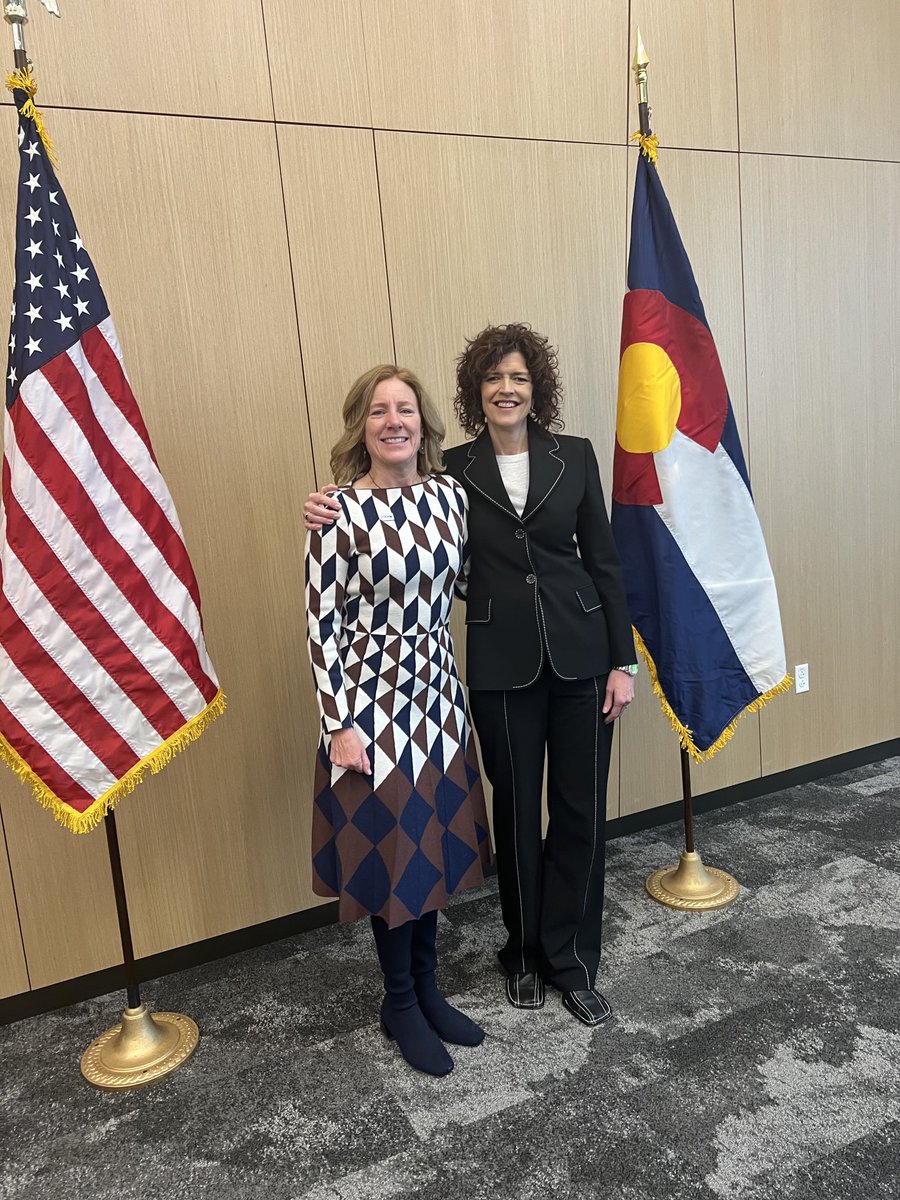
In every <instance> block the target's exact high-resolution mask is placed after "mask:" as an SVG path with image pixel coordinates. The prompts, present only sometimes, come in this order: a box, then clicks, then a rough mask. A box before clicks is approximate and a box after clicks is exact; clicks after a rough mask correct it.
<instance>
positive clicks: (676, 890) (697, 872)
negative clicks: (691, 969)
mask: <svg viewBox="0 0 900 1200" xmlns="http://www.w3.org/2000/svg"><path fill="white" fill-rule="evenodd" d="M649 65H650V59H649V57H648V55H647V51H646V49H645V48H644V43H643V40H642V38H641V31H640V29H638V30H637V37H636V38H635V49H634V60H633V62H632V64H631V68H632V70H633V71H634V79H635V85H636V87H637V99H638V118H639V121H640V131H639V133H638V134H635V138H638V139H639V140H640V143H641V153H647V150H645V146H648V143H649V140H650V139H651V138H652V132H653V131H652V129H651V127H650V92H649V87H648V83H647V67H648V66H649ZM648 149H649V146H648ZM655 153H656V150H655V139H654V142H653V151H652V155H651V156H650V157H651V162H653V163H655ZM651 169H652V170H655V169H656V168H655V165H654V166H653V167H652V168H651ZM681 795H682V805H683V817H684V851H683V852H682V855H681V860H680V862H679V863H678V866H676V867H663V868H662V870H659V871H654V872H653V873H652V875H650V876H648V878H647V881H646V883H645V885H644V886H645V887H646V889H647V891H648V893H649V894H650V895H651V896H652V897H653V899H654V900H658V901H659V903H660V904H665V905H667V906H668V907H669V908H679V909H683V910H686V911H690V912H703V911H705V910H707V909H715V908H724V907H725V905H726V904H731V902H732V901H733V900H734V899H736V897H737V895H738V892H739V891H740V887H739V885H738V883H737V881H736V880H735V879H734V878H733V877H732V876H731V875H729V874H727V872H725V871H720V870H718V869H717V868H716V867H705V866H704V865H703V862H702V860H701V858H700V855H699V854H698V853H697V851H696V850H695V849H694V807H693V798H692V795H691V760H690V756H689V755H688V752H687V750H685V749H684V748H683V747H682V750H681Z"/></svg>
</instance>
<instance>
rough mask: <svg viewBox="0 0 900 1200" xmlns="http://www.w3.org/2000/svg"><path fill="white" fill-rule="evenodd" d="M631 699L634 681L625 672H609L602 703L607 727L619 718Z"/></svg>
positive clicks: (632, 697)
mask: <svg viewBox="0 0 900 1200" xmlns="http://www.w3.org/2000/svg"><path fill="white" fill-rule="evenodd" d="M633 699H634V679H633V678H632V677H631V676H630V675H628V674H627V673H626V672H625V671H610V673H609V675H608V677H607V680H606V698H605V699H604V701H603V711H604V712H605V713H606V714H607V716H606V718H605V720H604V724H605V725H609V724H611V723H612V722H613V721H615V720H616V719H617V718H618V717H620V716H621V715H622V713H623V712H624V711H625V709H626V708H627V707H628V705H629V704H630V703H631V702H632V700H633Z"/></svg>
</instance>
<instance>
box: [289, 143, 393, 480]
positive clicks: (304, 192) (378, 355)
mask: <svg viewBox="0 0 900 1200" xmlns="http://www.w3.org/2000/svg"><path fill="white" fill-rule="evenodd" d="M278 140H279V146H280V149H281V169H282V177H283V184H284V195H285V204H286V207H287V216H288V228H289V233H290V245H291V259H292V263H293V276H294V288H295V292H296V298H297V309H298V313H299V320H300V338H301V344H302V347H303V369H304V377H305V381H306V397H307V407H308V411H309V423H310V429H311V432H312V441H313V453H314V457H315V467H316V475H317V477H318V482H319V483H326V482H329V481H330V468H329V458H330V451H331V447H332V446H333V445H334V443H335V441H336V440H337V437H338V435H339V434H340V432H341V430H342V428H343V425H342V422H341V405H342V403H343V399H344V396H345V395H346V394H347V391H348V389H349V387H350V384H351V383H353V381H354V380H355V379H356V378H357V377H358V376H359V375H360V374H362V372H363V371H365V370H368V368H369V367H373V366H375V364H376V363H380V362H391V361H392V360H393V355H394V347H393V340H392V335H391V317H390V302H389V298H388V286H387V276H386V273H385V264H384V246H383V243H382V236H381V215H380V211H379V201H378V179H377V176H376V171H375V149H374V144H373V137H372V133H371V131H369V130H365V131H363V130H355V129H312V128H298V127H294V126H287V125H281V126H279V129H278ZM302 482H303V483H304V485H305V484H307V483H308V484H309V486H310V487H312V483H313V480H312V478H311V477H309V478H307V479H305V480H303V481H302Z"/></svg>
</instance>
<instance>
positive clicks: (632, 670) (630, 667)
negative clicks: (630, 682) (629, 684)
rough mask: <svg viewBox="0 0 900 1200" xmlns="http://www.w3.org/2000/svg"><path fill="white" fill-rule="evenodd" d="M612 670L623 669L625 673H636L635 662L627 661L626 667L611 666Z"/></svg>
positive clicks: (636, 666)
mask: <svg viewBox="0 0 900 1200" xmlns="http://www.w3.org/2000/svg"><path fill="white" fill-rule="evenodd" d="M613 670H614V671H624V672H625V674H626V675H637V673H638V665H637V663H629V664H628V666H627V667H613Z"/></svg>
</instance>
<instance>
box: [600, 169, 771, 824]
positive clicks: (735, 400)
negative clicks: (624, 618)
mask: <svg viewBox="0 0 900 1200" xmlns="http://www.w3.org/2000/svg"><path fill="white" fill-rule="evenodd" d="M632 169H633V164H632ZM659 173H660V178H661V179H662V182H663V186H664V187H665V189H666V195H667V196H668V197H669V201H670V203H671V205H672V211H673V213H674V214H675V220H676V221H677V223H678V228H679V230H680V231H681V236H682V239H683V241H684V244H685V249H686V250H687V254H688V257H689V258H690V260H691V264H692V266H693V268H694V275H695V277H696V280H697V286H698V288H699V289H700V295H701V297H702V299H703V305H704V308H705V309H706V315H707V319H708V320H709V323H710V327H711V329H712V332H713V337H714V338H715V340H716V346H717V348H718V351H719V357H720V358H721V360H722V367H723V370H724V372H725V378H726V380H727V381H728V389H729V392H730V395H731V402H732V406H733V408H734V412H735V419H736V420H737V423H738V428H739V431H740V434H741V441H742V444H743V447H744V453H745V455H746V456H747V461H748V465H749V467H750V471H751V475H752V472H753V457H752V436H751V429H750V425H749V422H748V414H747V402H746V381H745V363H744V327H743V326H744V308H743V298H742V279H741V215H740V190H739V183H738V178H739V177H738V160H737V156H736V155H733V154H715V153H702V152H698V151H688V150H665V149H663V150H661V151H660V156H659ZM632 188H633V177H632V176H631V175H630V176H629V209H630V204H631V191H632ZM754 482H755V481H754ZM642 675H644V676H645V675H646V673H645V672H642ZM775 703H778V702H775ZM621 737H622V812H623V813H630V812H640V811H641V810H642V809H645V808H650V807H652V806H655V805H659V804H669V803H671V802H672V801H673V800H678V799H680V798H681V774H680V752H679V747H678V741H677V738H676V737H675V735H674V733H673V732H672V730H671V728H670V726H669V723H668V721H667V720H666V718H665V716H664V715H663V713H662V711H661V709H660V707H659V702H658V701H657V700H656V698H655V697H654V696H653V694H652V691H651V690H650V687H649V683H648V681H647V680H646V678H643V679H642V681H641V684H640V685H639V687H638V690H637V700H636V703H635V704H634V705H633V706H632V709H631V711H630V712H629V713H628V714H627V719H626V721H625V722H624V723H623V725H622V730H621ZM759 773H760V759H759V722H758V718H757V717H755V716H753V715H748V716H746V717H744V718H743V719H742V721H741V723H740V725H739V730H738V733H737V734H736V735H735V737H734V738H733V739H732V741H731V743H730V745H729V746H728V747H727V748H726V749H725V750H722V751H720V752H719V754H717V755H716V756H715V757H714V758H713V759H711V760H710V761H709V762H708V763H703V764H701V765H697V766H695V767H693V768H692V780H691V786H692V789H693V791H694V793H695V794H696V795H700V794H701V793H703V792H707V791H712V790H714V789H715V788H720V787H726V786H728V785H729V784H733V783H738V782H740V781H742V780H744V779H752V778H755V777H757V776H758V775H759Z"/></svg>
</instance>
